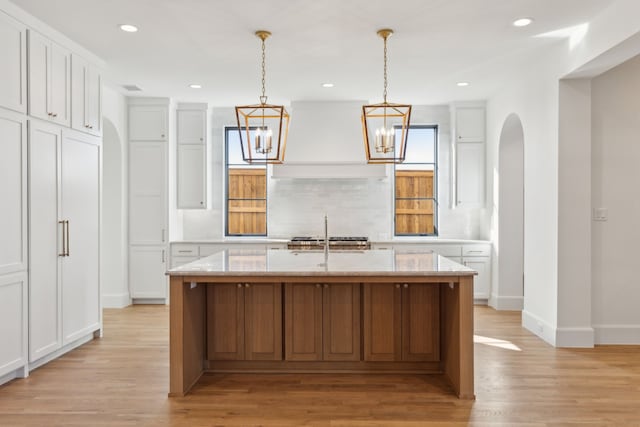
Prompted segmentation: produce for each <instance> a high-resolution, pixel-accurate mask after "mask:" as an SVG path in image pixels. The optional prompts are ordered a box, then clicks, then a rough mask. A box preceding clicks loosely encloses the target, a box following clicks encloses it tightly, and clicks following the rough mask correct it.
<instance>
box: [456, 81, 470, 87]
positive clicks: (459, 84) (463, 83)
mask: <svg viewBox="0 0 640 427" xmlns="http://www.w3.org/2000/svg"><path fill="white" fill-rule="evenodd" d="M457 84H458V86H460V87H465V86H469V82H458V83H457Z"/></svg>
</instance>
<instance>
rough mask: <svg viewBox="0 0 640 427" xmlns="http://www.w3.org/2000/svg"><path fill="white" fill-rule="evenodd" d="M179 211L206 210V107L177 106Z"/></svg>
mask: <svg viewBox="0 0 640 427" xmlns="http://www.w3.org/2000/svg"><path fill="white" fill-rule="evenodd" d="M176 116H177V124H178V129H177V149H178V156H177V157H178V164H177V170H176V179H177V192H176V195H177V199H178V200H177V207H178V209H205V208H206V207H207V201H206V195H207V185H206V181H207V149H206V147H207V144H206V141H207V138H206V136H207V104H178V109H177V111H176Z"/></svg>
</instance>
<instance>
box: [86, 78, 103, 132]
mask: <svg viewBox="0 0 640 427" xmlns="http://www.w3.org/2000/svg"><path fill="white" fill-rule="evenodd" d="M85 111H86V113H85V114H86V120H87V125H88V126H89V132H90V133H92V134H94V135H102V76H101V75H100V72H99V71H98V69H97V68H96V67H94V66H92V65H89V66H88V67H87V71H86V77H85Z"/></svg>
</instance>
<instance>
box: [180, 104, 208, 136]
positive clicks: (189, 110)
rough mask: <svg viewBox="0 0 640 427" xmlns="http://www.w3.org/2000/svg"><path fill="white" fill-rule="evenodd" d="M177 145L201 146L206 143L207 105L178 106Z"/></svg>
mask: <svg viewBox="0 0 640 427" xmlns="http://www.w3.org/2000/svg"><path fill="white" fill-rule="evenodd" d="M176 115H177V120H178V144H197V145H202V144H205V143H206V141H207V104H186V105H185V104H178V109H177V112H176Z"/></svg>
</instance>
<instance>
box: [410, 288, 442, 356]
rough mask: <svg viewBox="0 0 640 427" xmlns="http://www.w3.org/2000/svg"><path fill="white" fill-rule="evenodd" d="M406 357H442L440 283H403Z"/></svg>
mask: <svg viewBox="0 0 640 427" xmlns="http://www.w3.org/2000/svg"><path fill="white" fill-rule="evenodd" d="M402 360H403V361H408V362H435V361H439V360H440V288H439V285H438V284H407V283H405V284H403V285H402Z"/></svg>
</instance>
